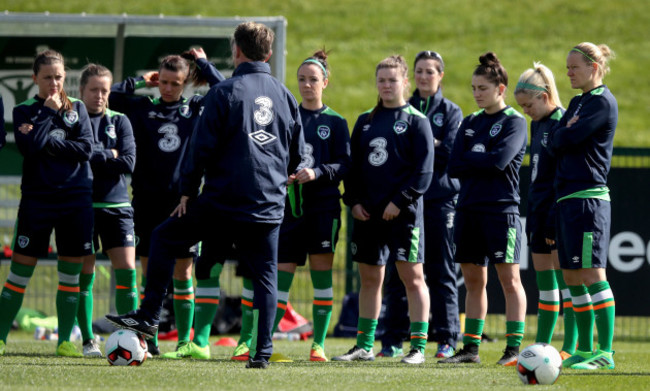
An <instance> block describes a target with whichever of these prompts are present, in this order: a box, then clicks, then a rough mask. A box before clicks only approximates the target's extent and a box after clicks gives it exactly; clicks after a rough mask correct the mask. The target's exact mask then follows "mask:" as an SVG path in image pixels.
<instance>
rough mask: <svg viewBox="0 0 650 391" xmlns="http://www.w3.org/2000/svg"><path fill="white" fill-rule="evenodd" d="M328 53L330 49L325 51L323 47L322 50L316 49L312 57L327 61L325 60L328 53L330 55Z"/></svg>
mask: <svg viewBox="0 0 650 391" xmlns="http://www.w3.org/2000/svg"><path fill="white" fill-rule="evenodd" d="M328 54H329V52H328V51H325V49H321V50H318V51H316V52H315V53H314V54H313V55H312V57H314V58H317V59H319V60H323V61H325V60H327V55H328Z"/></svg>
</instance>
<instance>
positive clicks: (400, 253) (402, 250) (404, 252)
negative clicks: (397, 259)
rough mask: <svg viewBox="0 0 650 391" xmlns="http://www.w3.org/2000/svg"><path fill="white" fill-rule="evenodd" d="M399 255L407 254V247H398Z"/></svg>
mask: <svg viewBox="0 0 650 391" xmlns="http://www.w3.org/2000/svg"><path fill="white" fill-rule="evenodd" d="M397 255H398V256H402V257H403V256H405V255H406V249H405V248H398V249H397Z"/></svg>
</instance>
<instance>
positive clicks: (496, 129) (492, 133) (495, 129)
mask: <svg viewBox="0 0 650 391" xmlns="http://www.w3.org/2000/svg"><path fill="white" fill-rule="evenodd" d="M501 129H503V125H501V124H494V125H492V128H490V136H491V137H494V136H496V135H497V134H499V132H500V131H501Z"/></svg>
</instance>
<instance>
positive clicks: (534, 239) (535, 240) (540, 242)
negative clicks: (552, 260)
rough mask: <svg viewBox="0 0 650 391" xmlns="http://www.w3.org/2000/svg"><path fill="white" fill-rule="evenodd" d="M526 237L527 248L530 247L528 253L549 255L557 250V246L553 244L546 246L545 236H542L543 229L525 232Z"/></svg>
mask: <svg viewBox="0 0 650 391" xmlns="http://www.w3.org/2000/svg"><path fill="white" fill-rule="evenodd" d="M526 237H527V238H528V247H530V252H532V253H533V254H550V253H551V251H553V250H556V249H557V245H555V244H553V245H548V244H546V235H545V234H544V230H543V229H540V230H537V231H533V232H527V233H526Z"/></svg>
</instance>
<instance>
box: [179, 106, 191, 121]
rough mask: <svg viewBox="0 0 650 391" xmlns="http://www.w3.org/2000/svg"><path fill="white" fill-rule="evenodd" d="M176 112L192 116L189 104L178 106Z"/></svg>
mask: <svg viewBox="0 0 650 391" xmlns="http://www.w3.org/2000/svg"><path fill="white" fill-rule="evenodd" d="M178 112H179V113H180V114H181V115H182V116H183V117H185V118H190V117H191V116H192V109H191V108H190V106H189V105H182V106H181V107H179V108H178Z"/></svg>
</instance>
